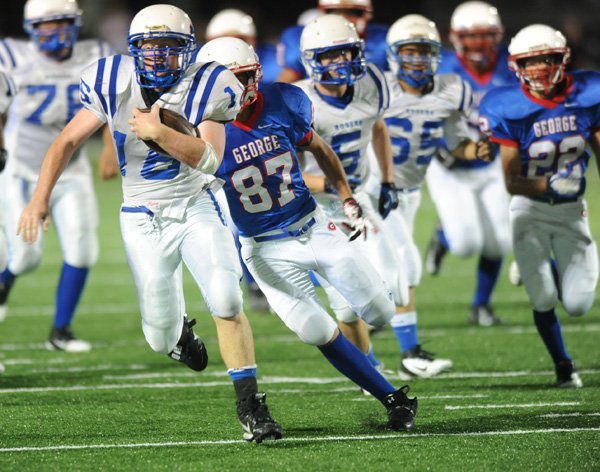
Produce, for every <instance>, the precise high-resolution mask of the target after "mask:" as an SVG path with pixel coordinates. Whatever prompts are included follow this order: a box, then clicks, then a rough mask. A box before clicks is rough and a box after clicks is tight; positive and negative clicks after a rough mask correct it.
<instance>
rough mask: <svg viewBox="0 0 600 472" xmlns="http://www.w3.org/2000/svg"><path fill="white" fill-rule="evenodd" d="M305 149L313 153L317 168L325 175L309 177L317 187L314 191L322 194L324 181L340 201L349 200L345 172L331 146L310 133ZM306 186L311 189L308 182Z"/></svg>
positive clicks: (349, 193) (349, 195)
mask: <svg viewBox="0 0 600 472" xmlns="http://www.w3.org/2000/svg"><path fill="white" fill-rule="evenodd" d="M306 149H308V150H309V151H310V152H312V153H313V155H314V156H315V159H316V160H317V163H318V164H319V167H320V168H321V170H323V172H324V173H325V177H317V176H309V180H311V179H312V180H313V185H315V186H316V187H317V188H316V189H315V191H318V192H323V191H324V190H325V180H327V181H329V183H330V184H331V186H332V187H333V188H335V189H336V191H337V193H338V195H339V197H340V199H341V200H342V201H343V200H346V199H347V198H351V197H352V191H351V190H350V186H349V185H348V181H347V180H346V172H345V171H344V168H343V167H342V163H341V161H340V159H339V158H338V156H337V154H336V153H335V151H334V150H333V149H332V148H331V146H330V145H329V144H327V143H326V142H325V141H324V140H323V138H321V136H319V135H318V134H317V132H316V131H313V132H312V140H311V142H310V144H308V146H306ZM307 185H308V186H309V188H311V185H310V184H308V182H307Z"/></svg>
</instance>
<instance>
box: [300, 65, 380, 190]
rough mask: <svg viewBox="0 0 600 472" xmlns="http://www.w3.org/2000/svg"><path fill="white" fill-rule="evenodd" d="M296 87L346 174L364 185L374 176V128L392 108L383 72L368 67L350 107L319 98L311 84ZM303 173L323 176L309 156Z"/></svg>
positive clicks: (314, 125)
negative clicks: (371, 157)
mask: <svg viewBox="0 0 600 472" xmlns="http://www.w3.org/2000/svg"><path fill="white" fill-rule="evenodd" d="M294 85H297V86H299V87H300V88H301V89H303V90H304V91H305V92H306V94H307V95H308V96H309V97H310V99H311V101H312V103H313V107H314V123H313V127H314V128H315V130H316V131H317V133H318V134H319V135H320V136H321V137H322V138H323V139H324V140H325V141H326V142H328V143H329V144H330V145H331V147H332V148H333V150H334V151H335V152H336V154H337V155H338V156H339V158H340V160H341V161H342V165H343V166H344V169H345V170H346V174H347V175H348V176H354V177H356V178H358V179H360V180H361V181H362V182H364V181H365V180H366V177H367V176H368V175H369V172H370V169H369V160H368V158H367V146H368V144H369V143H370V142H371V137H372V134H373V131H372V128H373V125H374V124H375V122H376V121H377V120H379V119H380V118H381V117H383V114H384V112H385V111H386V110H387V108H388V107H389V104H390V84H389V83H388V79H387V78H386V76H385V75H384V74H383V72H382V71H381V69H379V68H378V67H377V66H375V65H372V64H369V65H368V66H367V72H366V74H365V75H364V77H363V78H361V79H360V80H358V81H357V82H355V83H354V86H353V95H352V99H351V100H350V102H349V103H348V104H346V105H339V104H334V103H332V102H331V100H328V97H324V96H323V95H321V94H319V93H318V92H317V90H316V89H315V87H314V86H313V84H312V83H311V81H310V80H302V81H300V82H297V83H295V84H294ZM303 170H304V171H305V172H306V173H308V174H313V175H323V171H322V170H321V169H320V167H319V166H318V165H317V163H316V161H315V159H314V157H313V156H312V155H311V154H310V153H308V152H307V153H306V159H305V164H304V168H303Z"/></svg>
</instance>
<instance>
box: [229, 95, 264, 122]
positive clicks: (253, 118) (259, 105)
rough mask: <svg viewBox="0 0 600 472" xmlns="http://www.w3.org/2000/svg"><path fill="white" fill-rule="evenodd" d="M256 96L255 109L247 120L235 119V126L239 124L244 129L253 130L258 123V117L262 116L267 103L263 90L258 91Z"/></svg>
mask: <svg viewBox="0 0 600 472" xmlns="http://www.w3.org/2000/svg"><path fill="white" fill-rule="evenodd" d="M256 97H257V98H256V102H255V104H254V111H253V112H252V114H251V115H250V116H249V117H248V119H247V120H245V121H238V120H234V121H233V125H234V126H237V127H238V128H240V129H242V130H244V131H251V130H252V128H254V126H255V125H256V122H257V121H258V119H259V118H260V115H261V114H262V111H263V107H264V105H265V102H264V99H263V94H262V93H261V92H257V93H256Z"/></svg>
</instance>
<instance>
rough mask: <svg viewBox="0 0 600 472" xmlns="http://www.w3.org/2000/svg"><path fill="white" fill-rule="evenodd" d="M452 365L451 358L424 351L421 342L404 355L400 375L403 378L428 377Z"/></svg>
mask: <svg viewBox="0 0 600 472" xmlns="http://www.w3.org/2000/svg"><path fill="white" fill-rule="evenodd" d="M451 367H452V361H451V360H450V359H435V358H434V357H433V354H432V353H430V352H427V351H424V350H423V349H422V348H421V346H420V345H419V344H417V346H415V347H413V348H412V349H409V350H408V351H406V352H405V353H404V354H403V355H402V360H401V361H400V370H399V371H398V375H399V377H400V379H401V380H411V379H414V378H420V379H428V378H430V377H435V376H436V375H438V374H439V373H441V372H444V371H445V370H448V369H450V368H451Z"/></svg>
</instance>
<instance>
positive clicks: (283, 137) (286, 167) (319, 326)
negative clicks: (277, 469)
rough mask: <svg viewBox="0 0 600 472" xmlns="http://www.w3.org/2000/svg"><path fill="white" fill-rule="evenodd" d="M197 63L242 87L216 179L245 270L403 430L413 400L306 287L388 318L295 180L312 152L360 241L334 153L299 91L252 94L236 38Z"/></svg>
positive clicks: (373, 286)
mask: <svg viewBox="0 0 600 472" xmlns="http://www.w3.org/2000/svg"><path fill="white" fill-rule="evenodd" d="M198 57H199V58H200V59H201V60H203V61H208V60H216V61H219V62H221V63H223V64H225V65H227V67H229V68H230V69H231V70H232V71H234V72H235V74H236V76H237V77H238V79H239V80H240V82H241V83H242V84H244V86H245V91H244V96H243V106H242V109H241V111H240V112H239V114H238V115H237V118H236V120H235V121H234V122H233V123H229V124H227V125H226V135H227V142H226V146H225V156H224V158H223V162H222V163H221V166H220V167H219V169H218V171H217V173H216V174H215V175H216V176H217V177H220V178H221V179H222V180H223V181H224V190H225V193H226V195H227V200H228V203H229V209H230V212H231V216H232V219H233V221H234V222H235V224H236V225H237V227H238V230H239V234H240V242H241V246H242V250H241V253H242V257H243V259H244V262H245V263H246V264H247V266H248V268H249V270H250V272H251V273H252V275H253V276H254V278H255V280H256V281H257V283H258V285H259V286H260V288H261V290H262V291H263V292H264V293H265V295H266V297H267V299H268V301H269V304H270V305H271V307H272V308H273V309H274V310H275V312H276V313H277V314H278V315H279V317H280V318H281V319H282V320H283V322H284V323H285V324H286V325H287V326H288V327H289V328H290V329H291V330H292V331H294V332H295V333H296V334H297V335H298V336H299V337H300V339H301V340H302V341H304V342H305V343H307V344H311V345H314V346H317V347H318V348H319V350H320V351H321V352H322V353H323V355H324V356H325V357H326V358H327V360H328V361H329V362H330V363H331V364H332V365H333V366H334V367H335V368H336V369H338V370H339V371H340V372H341V373H342V374H344V375H345V376H346V377H348V378H349V379H350V380H352V381H353V382H355V383H356V384H358V385H359V386H361V387H362V388H364V389H365V390H367V391H369V392H370V393H371V394H372V395H373V396H374V397H375V398H377V399H378V400H380V401H381V402H382V403H383V405H384V406H385V407H386V409H387V413H388V423H387V427H388V428H389V429H393V430H408V429H411V428H412V426H413V423H414V417H415V414H416V409H417V400H416V398H413V399H410V398H408V397H407V395H406V393H407V391H408V386H404V387H402V388H400V389H398V390H396V389H395V388H394V387H393V386H392V385H391V384H390V383H389V382H388V381H387V380H386V379H385V378H384V377H383V376H382V375H381V374H380V373H379V372H378V371H377V370H376V369H375V368H374V367H373V366H372V365H371V363H370V362H369V360H368V359H367V357H366V356H365V355H364V354H363V353H362V352H361V351H360V350H359V349H358V348H357V347H356V346H354V345H353V344H352V343H351V342H349V341H348V340H347V339H346V337H345V336H344V335H343V334H342V333H341V332H340V331H339V329H338V328H337V326H336V323H335V322H334V320H333V319H332V318H331V317H330V316H329V314H328V313H327V311H326V310H325V308H324V307H323V305H322V304H321V303H320V301H319V298H318V296H317V294H316V292H315V288H314V286H313V284H312V282H311V279H310V272H311V271H315V272H317V273H319V274H320V275H321V276H322V277H324V278H325V279H327V280H328V281H329V283H331V284H332V285H333V286H334V287H336V288H337V289H338V290H339V291H340V292H341V293H342V295H343V296H344V297H345V299H346V300H347V301H348V303H349V304H350V305H351V306H352V308H353V309H354V310H355V311H356V313H358V314H359V315H360V316H361V317H362V318H363V319H365V320H366V321H368V322H369V323H371V324H374V325H382V324H384V323H386V322H387V321H389V319H390V318H391V317H392V316H393V313H394V304H393V302H392V299H391V294H390V292H389V290H388V288H387V287H386V285H385V283H384V282H383V280H382V279H381V278H380V277H379V276H378V275H377V272H376V271H375V269H374V268H373V266H372V265H371V264H370V262H369V261H368V260H367V259H366V258H364V257H362V256H360V255H359V253H358V252H357V251H356V250H355V249H354V248H353V247H352V245H351V243H350V242H349V241H348V239H347V237H346V235H345V234H344V233H343V232H342V231H340V229H339V228H338V227H337V226H336V224H334V223H333V222H332V221H331V220H330V219H329V218H328V217H326V216H325V214H324V213H323V212H322V211H321V210H320V207H319V206H317V203H316V201H315V199H314V198H313V197H312V196H311V194H310V192H309V189H308V187H307V186H306V183H305V182H304V180H303V177H302V172H301V169H300V163H299V161H298V158H297V155H296V147H299V148H301V149H306V150H309V151H311V152H312V153H313V155H314V156H315V159H316V161H317V162H318V164H319V166H320V167H321V169H322V170H323V172H324V173H325V175H326V176H327V178H328V179H329V181H330V182H331V185H332V186H333V187H334V188H335V189H336V190H337V195H338V197H339V199H340V201H341V204H342V205H343V210H344V214H345V216H346V218H347V220H348V224H349V225H350V226H351V227H352V233H351V236H350V239H355V238H358V237H361V236H360V233H361V232H363V231H364V230H365V228H364V226H365V224H366V222H365V220H364V218H363V217H362V210H361V207H360V206H359V204H358V203H357V202H356V200H354V198H352V193H351V190H350V187H349V186H348V183H347V181H346V178H345V173H344V170H343V167H342V165H341V163H340V161H339V159H338V157H337V155H336V154H335V152H334V151H333V149H332V148H331V147H330V146H329V145H327V144H326V142H325V141H324V140H323V139H322V138H321V137H320V136H319V135H318V134H317V133H316V131H315V130H314V129H313V128H312V120H313V116H312V104H311V101H310V100H309V98H308V97H307V96H306V94H305V93H304V92H303V91H302V90H301V89H300V88H298V87H296V86H294V85H289V84H285V83H274V84H271V85H268V86H266V87H264V88H262V89H261V90H260V91H259V90H258V88H257V86H258V83H259V81H260V75H261V72H260V63H259V61H258V57H257V56H256V53H255V52H254V51H253V49H252V47H251V46H249V45H248V44H246V43H244V42H243V41H241V40H239V39H237V38H220V39H216V40H214V41H211V42H209V43H207V44H206V45H205V46H204V47H203V48H202V50H201V51H200V53H199V55H198Z"/></svg>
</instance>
